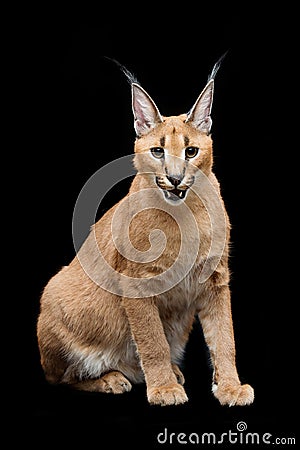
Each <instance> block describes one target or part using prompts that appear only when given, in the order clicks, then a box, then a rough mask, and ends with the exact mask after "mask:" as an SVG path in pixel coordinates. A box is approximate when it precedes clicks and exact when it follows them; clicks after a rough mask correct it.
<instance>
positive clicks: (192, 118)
mask: <svg viewBox="0 0 300 450" xmlns="http://www.w3.org/2000/svg"><path fill="white" fill-rule="evenodd" d="M213 96H214V80H210V81H209V82H208V83H207V85H206V86H205V88H204V89H203V91H202V92H201V94H200V95H199V97H198V98H197V100H196V103H195V104H194V106H193V107H192V109H191V110H190V112H189V113H188V116H187V119H186V122H188V123H190V124H191V125H193V127H195V128H197V130H199V131H203V133H207V134H209V132H210V129H211V125H212V120H211V117H210V113H211V108H212V103H213Z"/></svg>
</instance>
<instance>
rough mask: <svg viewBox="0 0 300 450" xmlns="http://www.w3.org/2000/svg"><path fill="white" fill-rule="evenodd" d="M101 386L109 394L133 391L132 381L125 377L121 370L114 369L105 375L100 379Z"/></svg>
mask: <svg viewBox="0 0 300 450" xmlns="http://www.w3.org/2000/svg"><path fill="white" fill-rule="evenodd" d="M99 387H100V391H101V392H106V393H108V394H123V393H124V392H129V391H131V388H132V386H131V383H130V382H129V381H128V380H127V378H125V377H124V375H123V374H122V373H121V372H118V371H113V372H109V373H107V374H106V375H103V376H102V377H101V378H100V379H99Z"/></svg>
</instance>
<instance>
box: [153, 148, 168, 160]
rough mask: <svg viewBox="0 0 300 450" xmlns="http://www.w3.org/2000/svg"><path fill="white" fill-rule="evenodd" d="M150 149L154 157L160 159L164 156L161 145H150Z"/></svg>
mask: <svg viewBox="0 0 300 450" xmlns="http://www.w3.org/2000/svg"><path fill="white" fill-rule="evenodd" d="M150 151H151V153H152V155H153V156H154V158H157V159H161V158H163V157H164V156H165V151H164V149H163V148H162V147H152V148H150Z"/></svg>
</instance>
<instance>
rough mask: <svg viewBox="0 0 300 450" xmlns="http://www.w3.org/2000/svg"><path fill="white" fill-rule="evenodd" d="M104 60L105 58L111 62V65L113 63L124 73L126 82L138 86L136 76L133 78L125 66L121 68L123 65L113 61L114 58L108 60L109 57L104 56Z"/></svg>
mask: <svg viewBox="0 0 300 450" xmlns="http://www.w3.org/2000/svg"><path fill="white" fill-rule="evenodd" d="M104 58H106V59H108V60H109V61H112V62H113V63H115V64H116V65H117V66H118V67H119V68H120V69H121V70H122V72H123V73H124V75H125V76H126V78H127V81H128V82H129V83H130V84H133V83H135V84H140V83H139V82H138V80H137V78H136V76H135V75H134V74H133V73H131V72H130V71H129V70H128V69H127V68H126V67H125V66H123V64H121V63H119V61H117V60H116V59H114V58H110V57H109V56H104Z"/></svg>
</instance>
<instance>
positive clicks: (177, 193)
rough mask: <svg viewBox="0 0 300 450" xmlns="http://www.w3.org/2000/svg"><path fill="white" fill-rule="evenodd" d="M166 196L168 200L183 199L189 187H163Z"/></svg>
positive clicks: (176, 200)
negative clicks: (168, 188) (169, 188)
mask: <svg viewBox="0 0 300 450" xmlns="http://www.w3.org/2000/svg"><path fill="white" fill-rule="evenodd" d="M162 191H163V193H164V195H165V198H166V199H167V200H171V201H172V202H178V201H179V200H183V199H184V198H185V196H186V192H187V189H184V190H183V189H178V188H174V189H172V190H167V189H162Z"/></svg>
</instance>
